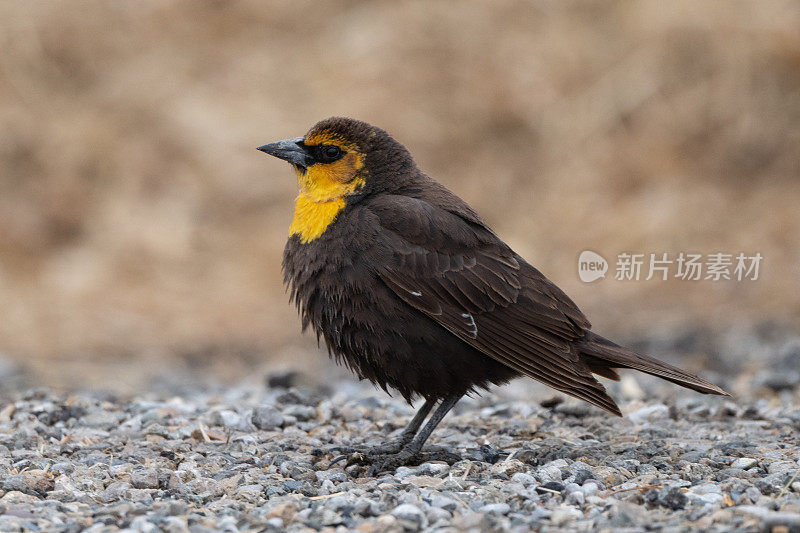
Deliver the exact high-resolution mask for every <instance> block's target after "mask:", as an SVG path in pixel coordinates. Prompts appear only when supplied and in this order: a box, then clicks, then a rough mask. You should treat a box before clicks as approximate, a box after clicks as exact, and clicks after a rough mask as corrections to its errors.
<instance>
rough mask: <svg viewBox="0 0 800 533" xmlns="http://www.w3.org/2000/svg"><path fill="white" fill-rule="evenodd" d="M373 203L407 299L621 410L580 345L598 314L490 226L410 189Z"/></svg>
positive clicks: (486, 346) (395, 282)
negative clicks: (585, 310) (591, 314)
mask: <svg viewBox="0 0 800 533" xmlns="http://www.w3.org/2000/svg"><path fill="white" fill-rule="evenodd" d="M370 210H371V211H373V213H375V214H376V215H377V219H378V220H379V223H380V226H381V231H379V232H377V235H378V237H377V238H378V239H379V241H380V242H379V243H378V245H377V246H376V249H375V250H374V251H373V254H374V256H373V257H371V258H369V259H370V261H372V264H373V265H375V268H376V269H377V272H378V275H379V276H380V278H381V279H382V280H383V281H384V282H385V283H386V285H387V286H388V287H389V288H390V289H391V290H392V291H393V292H394V293H395V294H397V296H398V297H400V298H401V299H402V300H403V301H404V302H406V303H407V304H409V305H411V306H412V307H414V308H416V309H418V310H419V311H422V312H423V313H425V314H426V315H428V316H429V317H431V318H432V319H433V320H435V321H437V322H438V323H439V324H441V325H442V326H443V327H444V328H446V329H447V330H449V331H450V332H451V333H453V334H454V335H456V336H457V337H459V338H460V339H461V340H463V341H464V342H466V343H468V344H470V345H471V346H473V347H475V348H476V349H478V350H480V351H481V352H483V353H485V354H486V355H488V356H490V357H492V358H494V359H496V360H498V361H500V362H502V363H504V364H505V365H507V366H509V367H511V368H513V369H515V370H517V371H519V372H521V373H523V374H526V375H528V376H530V377H532V378H534V379H536V380H538V381H541V382H543V383H545V384H547V385H549V386H551V387H553V388H555V389H557V390H559V391H562V392H564V393H566V394H569V395H572V396H575V397H577V398H580V399H582V400H585V401H588V402H590V403H592V404H594V405H597V406H599V407H601V408H603V409H606V410H608V411H610V412H612V413H614V414H620V413H619V409H618V407H617V406H616V404H615V403H614V401H613V400H612V399H611V398H609V397H608V395H607V394H606V392H605V389H604V388H603V386H602V385H601V384H600V383H598V382H597V380H595V378H594V376H592V372H591V370H590V369H589V368H588V367H587V365H586V363H584V362H583V361H582V360H581V357H580V356H579V354H578V352H577V350H576V348H575V346H574V345H573V342H574V341H575V340H577V339H580V338H582V337H583V336H584V335H585V332H586V330H587V329H588V328H589V327H590V324H589V322H588V321H587V320H586V318H585V317H584V316H583V314H582V313H581V312H580V311H579V310H578V308H577V307H576V306H575V304H574V303H573V302H572V301H571V300H570V299H569V298H568V297H567V296H566V295H565V294H564V293H563V292H562V291H561V290H560V289H558V287H556V286H555V285H554V284H553V283H552V282H550V281H549V280H548V279H547V278H545V277H544V275H542V274H541V273H540V272H539V271H538V270H536V269H535V268H533V267H532V266H530V265H529V264H528V263H526V262H525V261H524V260H523V259H522V258H521V257H519V256H518V255H517V254H515V253H514V252H513V251H512V250H511V249H510V248H509V247H508V246H507V245H506V244H505V243H503V242H502V241H501V240H500V239H499V238H497V237H496V236H495V235H494V234H493V233H492V232H491V231H490V230H489V229H488V228H486V227H485V226H483V225H482V224H481V223H480V222H479V221H477V222H476V221H475V220H468V219H466V218H463V217H461V216H459V214H458V213H457V212H456V213H454V212H452V211H450V210H448V209H444V208H441V207H437V206H434V205H431V204H430V203H428V202H426V201H423V200H420V199H415V198H409V197H407V196H388V195H387V196H384V197H382V198H380V200H378V201H376V202H374V203H373V204H372V205H371V206H370Z"/></svg>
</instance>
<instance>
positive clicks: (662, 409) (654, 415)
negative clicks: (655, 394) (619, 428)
mask: <svg viewBox="0 0 800 533" xmlns="http://www.w3.org/2000/svg"><path fill="white" fill-rule="evenodd" d="M668 417H669V408H668V407H667V406H666V405H664V404H656V405H648V406H646V407H642V408H640V409H637V410H636V411H634V412H632V413H630V414H628V420H630V421H631V422H633V423H635V424H644V423H645V422H655V421H658V420H663V419H665V418H668Z"/></svg>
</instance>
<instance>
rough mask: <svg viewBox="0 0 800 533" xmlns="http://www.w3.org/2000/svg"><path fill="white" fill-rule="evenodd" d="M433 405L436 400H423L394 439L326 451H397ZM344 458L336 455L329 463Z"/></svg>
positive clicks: (374, 452) (377, 452)
mask: <svg viewBox="0 0 800 533" xmlns="http://www.w3.org/2000/svg"><path fill="white" fill-rule="evenodd" d="M434 405H436V400H425V403H424V404H423V405H422V407H420V408H419V410H418V411H417V412H416V414H415V415H414V418H412V419H411V421H410V422H409V423H408V425H407V426H406V427H405V429H403V431H402V433H400V435H398V437H397V438H396V439H393V440H391V441H389V442H386V443H384V444H380V445H378V446H373V447H372V448H370V447H367V446H334V447H333V448H329V449H328V450H326V451H327V452H338V453H341V454H353V453H361V454H365V455H385V454H389V453H397V452H399V451H400V450H402V449H403V447H405V446H406V445H407V444H408V443H409V442H411V440H412V439H413V438H414V435H416V434H417V431H419V428H420V426H422V423H423V422H424V421H425V418H427V416H428V414H429V413H430V412H431V409H433V406H434ZM346 458H347V455H340V456H339V457H336V458H335V459H334V460H333V461H332V463H331V464H334V463H338V462H339V461H341V460H342V459H346Z"/></svg>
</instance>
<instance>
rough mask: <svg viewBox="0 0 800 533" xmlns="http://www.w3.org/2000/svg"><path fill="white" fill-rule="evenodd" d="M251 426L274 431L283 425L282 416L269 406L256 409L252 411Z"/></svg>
mask: <svg viewBox="0 0 800 533" xmlns="http://www.w3.org/2000/svg"><path fill="white" fill-rule="evenodd" d="M253 425H254V426H255V427H257V428H258V429H262V430H265V431H272V430H276V429H279V428H280V427H281V426H282V425H283V415H282V414H281V412H280V411H278V410H277V409H275V408H274V407H271V406H262V407H256V408H255V409H254V410H253Z"/></svg>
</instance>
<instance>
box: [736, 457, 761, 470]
mask: <svg viewBox="0 0 800 533" xmlns="http://www.w3.org/2000/svg"><path fill="white" fill-rule="evenodd" d="M757 464H758V459H754V458H752V457H739V458H738V459H736V460H735V461H733V462H732V463H731V468H739V469H741V470H748V469H750V468H753V467H754V466H756V465H757Z"/></svg>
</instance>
